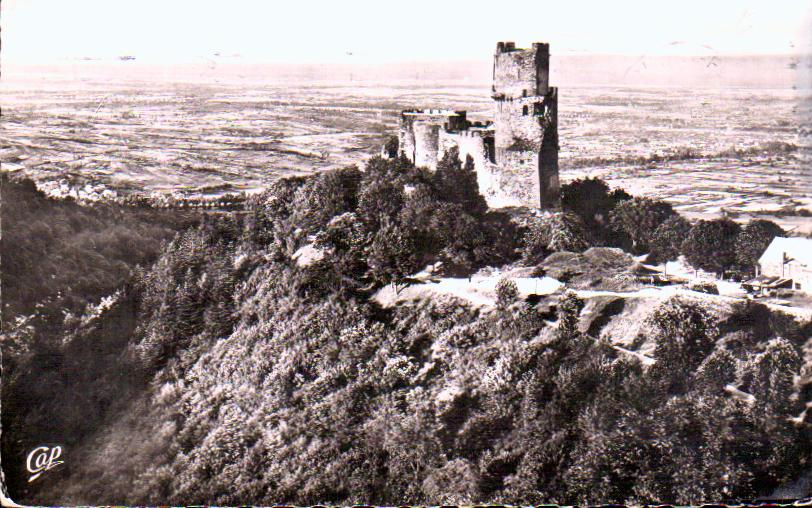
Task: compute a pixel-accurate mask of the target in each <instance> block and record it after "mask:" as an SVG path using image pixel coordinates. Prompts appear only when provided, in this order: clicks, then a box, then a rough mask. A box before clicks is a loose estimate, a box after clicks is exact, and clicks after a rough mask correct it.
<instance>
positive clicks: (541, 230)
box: [522, 212, 589, 264]
mask: <svg viewBox="0 0 812 508" xmlns="http://www.w3.org/2000/svg"><path fill="white" fill-rule="evenodd" d="M587 247H589V244H588V242H587V233H586V230H585V227H584V224H583V221H582V220H581V218H580V217H578V216H577V215H575V214H573V213H569V212H545V213H544V214H543V215H542V216H540V217H534V218H533V219H532V220H531V222H530V224H529V225H528V228H527V231H526V232H525V234H524V236H523V238H522V257H523V259H524V261H525V262H526V263H528V264H535V263H539V262H541V261H542V260H543V259H544V258H545V257H546V256H547V255H548V254H550V253H552V252H560V251H572V252H581V251H583V250H585V249H586V248H587Z"/></svg>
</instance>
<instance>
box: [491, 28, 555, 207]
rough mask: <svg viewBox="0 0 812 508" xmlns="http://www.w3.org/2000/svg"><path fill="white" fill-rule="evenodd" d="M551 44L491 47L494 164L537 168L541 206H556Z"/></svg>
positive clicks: (525, 169)
mask: <svg viewBox="0 0 812 508" xmlns="http://www.w3.org/2000/svg"><path fill="white" fill-rule="evenodd" d="M549 76H550V45H549V44H542V43H534V44H533V46H532V47H531V48H530V49H518V48H516V45H515V44H514V43H513V42H500V43H498V44H497V45H496V53H495V54H494V57H493V87H492V92H493V94H492V97H493V100H494V102H495V104H494V110H495V111H494V131H495V159H496V160H495V162H496V165H497V166H498V167H499V168H500V169H501V170H503V171H510V172H518V173H520V174H526V172H537V173H538V179H534V180H536V181H535V182H534V186H535V187H537V188H535V189H534V194H535V196H536V198H537V199H536V203H537V205H538V206H539V207H540V208H545V209H546V208H555V207H557V206H558V205H559V182H558V89H557V88H552V87H550V86H549Z"/></svg>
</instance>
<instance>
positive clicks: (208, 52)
mask: <svg viewBox="0 0 812 508" xmlns="http://www.w3.org/2000/svg"><path fill="white" fill-rule="evenodd" d="M0 9H2V17H1V18H0V23H2V57H3V60H4V61H5V62H14V63H17V62H20V63H40V62H42V63H45V62H54V61H60V60H65V59H75V58H81V57H93V58H113V57H116V56H120V55H133V56H136V57H137V58H138V59H139V60H141V61H156V62H192V61H195V60H197V59H200V58H239V59H240V60H243V61H261V62H308V63H318V62H325V63H327V62H350V61H353V62H363V63H367V62H370V63H373V62H408V61H459V60H474V59H481V58H482V55H483V54H490V53H491V52H492V51H493V46H494V43H495V41H498V40H514V41H516V42H517V43H518V44H519V45H520V46H522V45H527V44H529V43H530V42H532V41H547V42H550V43H551V50H552V52H553V53H556V54H589V53H592V54H622V55H663V54H665V55H669V54H674V55H713V54H719V55H730V54H772V53H775V54H787V53H799V52H809V51H810V50H811V49H810V48H812V34H810V26H812V2H810V1H809V0H771V1H769V2H767V1H764V0H739V1H735V2H734V1H725V2H720V1H712V0H682V1H680V2H654V1H650V0H625V1H624V0H616V1H613V2H606V1H600V2H598V1H590V2H587V1H577V0H566V1H563V0H562V1H557V2H549V1H542V0H527V1H525V0H514V1H512V2H497V1H489V2H484V1H478V0H466V1H448V0H442V1H441V0H402V1H400V2H397V3H395V2H386V1H383V0H332V1H313V0H288V1H285V2H279V1H277V0H263V1H258V0H254V1H252V0H70V1H68V0H3V1H2V7H0ZM216 55H219V56H216ZM236 55H239V56H236Z"/></svg>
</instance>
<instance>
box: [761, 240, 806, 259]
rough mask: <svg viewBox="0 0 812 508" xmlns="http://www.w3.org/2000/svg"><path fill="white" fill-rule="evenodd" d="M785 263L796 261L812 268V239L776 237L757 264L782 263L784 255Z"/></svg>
mask: <svg viewBox="0 0 812 508" xmlns="http://www.w3.org/2000/svg"><path fill="white" fill-rule="evenodd" d="M785 254H786V256H787V261H796V262H799V263H801V264H804V265H807V266H812V239H810V238H797V237H792V238H785V237H782V236H777V237H775V238H773V241H772V243H770V245H769V246H768V247H767V250H765V251H764V254H762V255H761V257H760V258H759V260H758V262H759V263H775V262H778V263H780V262H782V261H783V259H784V255H785Z"/></svg>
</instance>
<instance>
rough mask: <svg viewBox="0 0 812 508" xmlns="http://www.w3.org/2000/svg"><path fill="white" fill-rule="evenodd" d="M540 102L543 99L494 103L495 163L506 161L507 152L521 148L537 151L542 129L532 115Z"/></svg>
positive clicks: (530, 98)
mask: <svg viewBox="0 0 812 508" xmlns="http://www.w3.org/2000/svg"><path fill="white" fill-rule="evenodd" d="M542 102H543V99H541V98H539V97H528V98H525V99H505V100H499V101H496V108H495V113H494V125H495V127H496V136H495V141H496V162H497V163H499V164H501V163H502V161H503V160H507V159H506V158H507V157H508V154H506V152H508V151H511V150H517V149H521V148H522V147H524V149H526V150H537V149H538V147H540V146H541V136H542V129H541V127H540V125H539V122H538V117H537V115H536V114H534V113H535V111H536V110H537V109H538V107H537V106H536V104H541V103H542ZM542 107H543V106H542ZM525 111H526V112H527V114H525Z"/></svg>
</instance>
